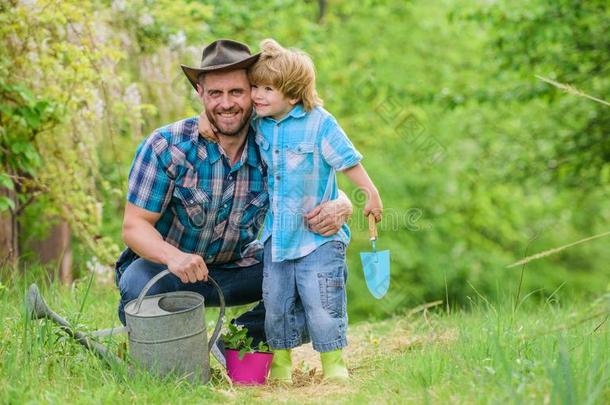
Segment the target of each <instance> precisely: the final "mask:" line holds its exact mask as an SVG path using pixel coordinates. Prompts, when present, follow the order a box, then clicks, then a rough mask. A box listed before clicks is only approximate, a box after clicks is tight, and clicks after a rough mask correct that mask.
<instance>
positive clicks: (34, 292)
mask: <svg viewBox="0 0 610 405" xmlns="http://www.w3.org/2000/svg"><path fill="white" fill-rule="evenodd" d="M25 307H26V310H27V312H28V315H29V316H30V317H31V318H32V319H43V318H46V319H50V320H52V321H53V322H55V323H56V324H58V325H59V327H60V328H61V330H63V331H64V332H65V333H67V334H68V335H69V336H72V337H73V338H74V339H75V340H76V341H77V342H78V343H80V344H81V345H83V346H85V347H86V348H87V349H89V350H91V351H92V352H93V353H95V354H96V355H97V356H98V357H99V358H101V359H102V360H104V361H106V362H107V363H108V364H109V365H111V366H116V365H120V364H123V361H122V360H121V359H120V358H118V357H117V356H115V355H114V354H112V352H110V351H109V350H108V349H107V348H106V347H105V346H103V345H101V344H99V343H97V342H94V341H92V340H90V339H89V338H88V337H87V335H85V334H84V333H82V332H79V331H75V330H74V329H72V326H71V325H70V324H69V323H68V321H66V320H65V319H64V318H62V317H61V316H59V315H58V314H57V313H55V312H54V311H53V310H52V309H51V308H49V306H48V305H47V303H46V302H45V300H44V298H42V295H41V294H40V290H39V289H38V286H37V285H36V284H32V285H30V288H28V292H27V295H26V301H25Z"/></svg>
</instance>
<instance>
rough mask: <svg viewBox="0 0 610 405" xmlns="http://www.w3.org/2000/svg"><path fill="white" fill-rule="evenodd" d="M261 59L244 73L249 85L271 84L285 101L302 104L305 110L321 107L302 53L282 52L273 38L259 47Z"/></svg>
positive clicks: (309, 62) (311, 71)
mask: <svg viewBox="0 0 610 405" xmlns="http://www.w3.org/2000/svg"><path fill="white" fill-rule="evenodd" d="M260 48H261V56H260V58H259V59H258V61H257V62H256V63H255V64H254V65H253V66H252V67H251V68H250V69H249V70H248V78H249V79H250V83H252V84H254V85H265V84H268V85H271V86H273V87H275V88H277V89H278V90H279V91H281V92H282V94H283V95H284V96H285V97H287V98H289V99H297V100H299V101H300V102H302V103H303V107H304V108H305V110H306V111H311V110H312V109H313V108H314V107H316V106H321V105H322V99H320V97H318V93H317V92H316V70H315V68H314V65H313V61H312V60H311V58H310V57H309V55H307V54H306V53H305V52H303V51H300V50H298V49H286V48H284V47H282V46H281V45H280V44H278V43H277V42H276V41H275V40H273V39H265V40H263V41H262V42H261V44H260Z"/></svg>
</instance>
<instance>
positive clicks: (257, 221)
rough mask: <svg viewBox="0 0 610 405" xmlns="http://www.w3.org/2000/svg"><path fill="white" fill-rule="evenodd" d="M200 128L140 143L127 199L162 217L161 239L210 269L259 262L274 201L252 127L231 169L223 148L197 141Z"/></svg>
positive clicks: (182, 124) (160, 133)
mask: <svg viewBox="0 0 610 405" xmlns="http://www.w3.org/2000/svg"><path fill="white" fill-rule="evenodd" d="M197 124H198V118H197V117H194V118H188V119H185V120H182V121H178V122H176V123H173V124H170V125H168V126H165V127H162V128H159V129H157V130H156V131H154V132H153V133H152V135H150V136H149V137H148V138H147V139H145V140H144V141H143V142H142V143H141V144H140V146H139V147H138V150H137V152H136V156H135V158H134V160H133V164H132V167H131V171H130V173H129V190H128V192H127V200H128V201H129V202H130V203H132V204H135V205H137V206H138V207H141V208H144V209H146V210H148V211H153V212H158V213H161V217H160V218H159V220H158V221H157V223H156V224H155V228H156V229H157V230H158V231H159V233H160V234H161V235H162V236H163V239H164V240H165V241H166V242H168V243H170V244H172V245H173V246H176V247H177V248H178V249H180V250H182V251H184V252H188V253H196V254H198V255H201V256H202V257H203V258H204V260H205V262H206V263H207V264H211V265H214V264H222V265H223V266H224V267H245V266H251V265H253V264H256V263H259V262H260V260H261V257H262V244H261V243H260V241H258V240H257V239H256V238H257V236H258V234H259V230H260V228H261V226H262V223H263V219H264V216H265V213H266V212H267V208H268V205H269V194H268V193H267V185H266V182H265V171H266V169H265V167H264V164H263V163H262V160H261V159H260V155H259V152H258V148H257V147H256V143H255V142H254V131H253V129H252V128H250V132H249V134H248V137H247V140H246V146H245V147H244V151H243V153H242V156H241V159H240V160H239V161H237V162H236V163H235V164H234V165H233V166H231V165H230V163H229V160H228V158H227V157H226V155H225V154H224V152H222V150H221V149H220V148H219V146H218V144H215V143H211V142H208V141H206V140H204V139H203V138H201V137H200V136H199V134H198V131H197ZM124 256H125V254H124ZM131 256H132V258H131V260H133V256H135V255H133V254H132V255H131ZM131 260H129V261H131ZM128 264H129V263H126V264H125V263H124V264H123V266H122V268H123V269H124V268H126V265H128ZM117 267H118V265H117Z"/></svg>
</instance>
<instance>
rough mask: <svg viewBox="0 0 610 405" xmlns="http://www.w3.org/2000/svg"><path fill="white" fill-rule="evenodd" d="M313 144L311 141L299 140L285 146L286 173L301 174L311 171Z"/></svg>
mask: <svg viewBox="0 0 610 405" xmlns="http://www.w3.org/2000/svg"><path fill="white" fill-rule="evenodd" d="M313 163H314V144H313V143H312V142H300V143H295V144H291V145H288V146H287V148H286V172H287V174H291V173H294V174H303V173H309V174H311V172H312V171H313Z"/></svg>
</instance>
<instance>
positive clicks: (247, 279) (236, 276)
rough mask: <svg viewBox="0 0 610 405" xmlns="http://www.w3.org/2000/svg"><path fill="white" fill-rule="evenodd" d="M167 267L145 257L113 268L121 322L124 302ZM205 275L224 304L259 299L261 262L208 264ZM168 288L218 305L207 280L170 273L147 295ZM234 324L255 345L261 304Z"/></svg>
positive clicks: (261, 332)
mask: <svg viewBox="0 0 610 405" xmlns="http://www.w3.org/2000/svg"><path fill="white" fill-rule="evenodd" d="M166 268H167V266H165V265H162V264H158V263H153V262H151V261H148V260H146V259H142V258H138V259H136V260H134V261H133V262H132V263H131V264H130V265H129V266H128V267H127V268H126V269H125V270H124V271H122V270H120V269H119V268H118V267H117V270H116V282H117V285H118V287H119V290H120V292H121V300H120V302H119V319H120V320H121V322H122V323H123V325H125V310H124V308H125V305H126V304H127V303H128V302H129V301H131V300H134V299H136V298H138V295H139V294H140V291H142V289H143V288H144V286H145V285H146V283H147V282H148V281H149V280H150V279H151V278H153V277H154V276H155V275H157V274H158V273H159V272H161V271H162V270H164V269H166ZM208 270H209V274H210V276H212V278H213V279H214V281H216V282H217V283H218V285H219V286H220V289H221V290H222V293H223V295H224V298H225V303H226V305H227V306H233V305H244V304H249V303H254V302H258V301H260V300H261V298H262V290H261V285H262V278H263V272H262V270H263V265H262V263H260V264H257V265H254V266H251V267H243V268H229V269H225V268H223V267H219V266H215V267H212V266H210V267H208ZM170 291H194V292H196V293H199V294H201V295H202V296H203V297H204V298H205V305H206V306H207V307H214V306H219V305H220V301H219V297H218V293H217V292H216V289H215V288H214V287H213V286H212V284H210V283H206V282H203V281H199V282H196V283H186V284H185V283H183V282H182V281H180V279H179V278H178V277H176V276H175V275H173V274H168V275H166V276H165V277H163V278H161V279H160V280H159V281H157V283H156V284H155V285H153V286H152V287H151V289H150V290H149V291H148V294H147V295H155V294H161V293H166V292H170ZM232 322H234V323H235V324H237V325H243V326H244V327H246V328H248V332H249V335H250V336H252V337H253V338H254V341H253V344H254V345H258V342H260V341H263V342H264V341H266V339H265V326H264V325H265V306H264V305H263V302H262V301H260V302H258V304H257V305H256V306H255V307H254V308H253V309H251V310H250V311H247V312H245V313H243V314H242V315H240V316H239V317H237V318H236V319H234V320H233V321H232Z"/></svg>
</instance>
